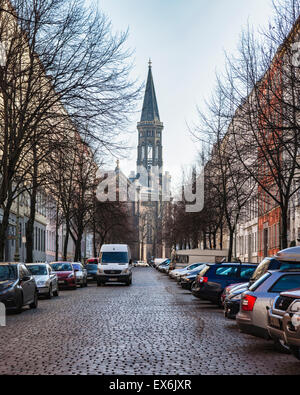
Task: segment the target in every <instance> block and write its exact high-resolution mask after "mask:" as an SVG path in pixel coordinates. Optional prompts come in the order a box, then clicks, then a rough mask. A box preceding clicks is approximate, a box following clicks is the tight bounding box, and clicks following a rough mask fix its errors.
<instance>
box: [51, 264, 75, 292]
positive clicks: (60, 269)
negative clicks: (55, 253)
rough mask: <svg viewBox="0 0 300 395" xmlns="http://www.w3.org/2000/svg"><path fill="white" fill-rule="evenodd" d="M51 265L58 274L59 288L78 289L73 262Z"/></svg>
mask: <svg viewBox="0 0 300 395" xmlns="http://www.w3.org/2000/svg"><path fill="white" fill-rule="evenodd" d="M50 265H51V267H52V270H53V271H55V273H56V274H57V279H58V286H59V288H71V289H76V288H77V285H76V275H75V271H74V268H73V265H72V262H52V263H51V264H50Z"/></svg>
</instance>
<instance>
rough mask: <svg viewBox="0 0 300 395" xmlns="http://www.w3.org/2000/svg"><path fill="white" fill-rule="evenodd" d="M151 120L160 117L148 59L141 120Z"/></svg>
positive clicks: (150, 63) (156, 119)
mask: <svg viewBox="0 0 300 395" xmlns="http://www.w3.org/2000/svg"><path fill="white" fill-rule="evenodd" d="M151 121H160V119H159V112H158V106H157V101H156V95H155V88H154V82H153V76H152V62H151V60H150V61H149V71H148V79H147V85H146V91H145V97H144V104H143V110H142V117H141V122H151Z"/></svg>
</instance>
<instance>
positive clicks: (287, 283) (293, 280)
mask: <svg viewBox="0 0 300 395" xmlns="http://www.w3.org/2000/svg"><path fill="white" fill-rule="evenodd" d="M295 288H300V274H287V275H285V276H282V277H280V279H279V280H278V281H277V282H276V283H275V284H274V285H273V287H271V288H270V290H269V292H276V293H280V292H283V291H287V290H290V289H295Z"/></svg>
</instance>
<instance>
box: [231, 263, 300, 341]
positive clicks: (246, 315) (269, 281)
mask: <svg viewBox="0 0 300 395" xmlns="http://www.w3.org/2000/svg"><path fill="white" fill-rule="evenodd" d="M295 288H300V272H299V271H298V272H297V271H295V270H293V269H289V270H285V271H268V272H267V273H265V274H264V275H263V276H262V277H261V278H260V279H259V280H257V281H256V282H255V283H254V284H252V285H251V286H250V288H249V289H248V290H247V291H246V292H244V293H243V294H242V297H241V303H240V311H239V313H238V314H237V316H236V322H237V325H238V327H239V329H240V330H241V331H242V332H245V333H248V334H251V335H254V336H259V337H263V338H266V339H270V335H269V332H268V310H269V309H270V308H271V307H272V305H273V302H274V299H275V298H276V297H277V296H278V295H279V294H280V293H281V292H284V291H287V290H290V289H295Z"/></svg>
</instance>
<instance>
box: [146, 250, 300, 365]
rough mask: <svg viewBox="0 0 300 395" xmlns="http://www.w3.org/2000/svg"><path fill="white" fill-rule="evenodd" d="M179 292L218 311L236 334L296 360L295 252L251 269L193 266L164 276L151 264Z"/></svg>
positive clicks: (298, 301)
mask: <svg viewBox="0 0 300 395" xmlns="http://www.w3.org/2000/svg"><path fill="white" fill-rule="evenodd" d="M154 266H155V267H156V269H158V270H159V271H161V272H163V273H168V274H169V277H170V278H172V279H174V280H176V281H177V282H178V284H180V285H181V286H182V288H184V289H188V290H190V291H191V293H192V294H193V295H194V296H195V297H197V298H200V299H202V300H208V301H211V302H212V303H214V304H217V305H219V306H221V307H223V308H224V316H225V318H226V319H235V320H236V323H237V326H238V328H239V330H240V331H241V332H243V333H247V334H250V335H254V336H259V337H263V338H265V339H268V340H273V342H274V345H275V347H276V349H278V350H279V351H284V352H291V353H292V354H293V355H294V356H295V357H296V358H297V359H299V360H300V247H292V248H288V249H286V250H283V251H280V252H279V253H278V254H277V255H275V256H274V257H270V258H265V259H264V260H263V261H262V262H261V263H260V264H253V263H215V264H211V263H195V264H191V265H189V266H187V267H185V268H180V269H175V270H169V269H168V267H169V266H170V260H165V261H164V262H159V263H157V264H154Z"/></svg>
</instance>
